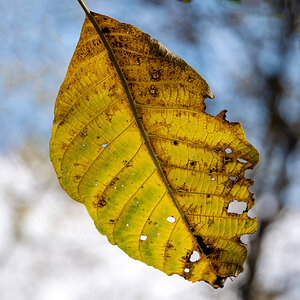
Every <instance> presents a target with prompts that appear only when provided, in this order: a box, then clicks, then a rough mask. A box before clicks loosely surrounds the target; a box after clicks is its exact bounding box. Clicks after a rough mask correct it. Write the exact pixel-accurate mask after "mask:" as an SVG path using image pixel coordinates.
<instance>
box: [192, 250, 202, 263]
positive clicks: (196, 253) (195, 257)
mask: <svg viewBox="0 0 300 300" xmlns="http://www.w3.org/2000/svg"><path fill="white" fill-rule="evenodd" d="M199 259H200V254H199V252H198V251H193V253H192V255H191V256H190V259H189V261H190V262H196V261H198V260H199Z"/></svg>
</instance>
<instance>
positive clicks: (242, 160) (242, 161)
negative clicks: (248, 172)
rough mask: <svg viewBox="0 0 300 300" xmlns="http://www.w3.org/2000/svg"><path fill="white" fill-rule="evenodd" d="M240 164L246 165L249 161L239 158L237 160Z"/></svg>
mask: <svg viewBox="0 0 300 300" xmlns="http://www.w3.org/2000/svg"><path fill="white" fill-rule="evenodd" d="M236 160H237V161H238V162H239V163H241V164H246V163H247V162H248V161H247V160H244V159H242V158H239V157H238V158H237V159H236Z"/></svg>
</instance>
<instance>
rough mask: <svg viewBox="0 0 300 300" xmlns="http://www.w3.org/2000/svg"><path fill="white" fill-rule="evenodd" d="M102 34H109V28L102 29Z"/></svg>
mask: <svg viewBox="0 0 300 300" xmlns="http://www.w3.org/2000/svg"><path fill="white" fill-rule="evenodd" d="M102 32H103V33H109V32H110V30H109V28H107V27H104V28H103V29H102Z"/></svg>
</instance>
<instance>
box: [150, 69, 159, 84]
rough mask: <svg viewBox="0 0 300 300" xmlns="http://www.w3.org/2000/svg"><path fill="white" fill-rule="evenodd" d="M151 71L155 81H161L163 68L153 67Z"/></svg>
mask: <svg viewBox="0 0 300 300" xmlns="http://www.w3.org/2000/svg"><path fill="white" fill-rule="evenodd" d="M149 73H150V77H151V79H152V80H154V81H160V80H161V74H162V71H161V70H156V69H154V68H151V69H150V70H149Z"/></svg>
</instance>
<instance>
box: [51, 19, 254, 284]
mask: <svg viewBox="0 0 300 300" xmlns="http://www.w3.org/2000/svg"><path fill="white" fill-rule="evenodd" d="M93 15H94V18H95V20H96V22H97V23H98V25H99V26H100V28H101V30H102V33H101V34H99V32H98V33H97V31H96V30H95V28H94V26H93V25H92V23H91V22H90V21H89V19H88V18H86V20H85V22H84V24H83V27H82V31H81V36H80V39H79V42H78V44H77V47H76V50H75V52H74V55H73V57H72V60H71V62H70V65H69V68H68V71H67V75H66V77H65V80H64V82H63V84H62V86H61V88H60V91H59V94H58V97H57V100H56V105H55V119H54V122H53V130H52V139H51V141H50V156H51V161H52V163H53V166H54V168H55V171H56V173H57V176H58V179H59V182H60V184H61V186H62V188H63V189H64V190H65V191H66V192H67V193H68V194H69V195H70V197H72V198H73V199H75V200H76V201H79V202H81V203H83V204H84V205H85V206H86V208H87V210H88V212H89V214H90V216H91V217H92V219H93V220H94V222H95V225H96V227H97V229H98V230H99V231H100V232H101V233H102V234H104V235H106V236H107V238H108V240H109V241H110V243H112V244H117V245H118V246H119V247H120V248H121V249H122V250H124V251H125V252H126V253H127V254H128V255H129V256H130V257H132V258H134V259H138V260H141V261H143V262H145V263H146V264H148V265H150V266H153V267H155V268H157V269H159V270H161V271H163V272H165V273H166V274H168V275H172V274H179V275H180V276H183V277H184V278H185V279H188V280H190V281H192V282H195V281H200V280H204V281H206V282H208V283H209V284H211V285H212V286H213V287H222V286H223V283H224V281H225V279H226V278H227V277H228V276H237V275H238V274H239V273H240V272H241V271H242V270H243V264H244V261H245V259H246V257H247V248H246V245H244V244H243V243H242V242H241V241H240V238H239V237H240V236H241V235H243V234H250V233H253V232H254V231H255V230H256V219H252V218H249V217H248V216H247V211H248V210H249V209H250V208H251V207H252V206H253V204H254V200H253V197H252V194H251V193H250V192H249V191H248V187H249V186H250V185H252V183H253V182H252V181H251V180H249V179H245V178H244V171H245V170H246V169H249V168H250V169H251V168H253V167H254V166H255V165H256V164H257V163H258V161H259V154H258V152H257V150H256V149H255V148H254V147H253V146H252V145H251V144H249V143H248V142H247V141H246V139H245V135H244V132H243V130H242V127H241V125H240V123H229V122H228V121H226V120H225V113H226V111H222V112H221V113H220V114H219V115H217V116H216V117H213V116H210V115H208V114H206V113H205V104H204V99H205V98H207V97H208V98H213V94H212V92H211V90H210V88H209V86H208V84H207V83H206V81H205V80H204V79H203V78H202V77H201V76H200V75H199V74H198V73H197V72H196V71H195V70H194V69H193V68H191V67H190V66H189V65H188V64H187V63H186V62H184V61H183V60H182V59H181V58H180V57H178V56H176V55H174V54H173V53H172V52H170V51H169V50H168V49H166V48H165V47H164V46H163V45H162V44H161V43H160V42H158V41H157V40H154V39H153V38H151V37H150V36H149V35H147V34H145V33H143V32H142V31H140V30H139V29H137V28H136V27H134V26H131V25H128V24H123V23H119V22H118V21H116V20H114V19H112V18H110V17H107V16H103V15H99V14H93ZM101 35H102V36H101ZM235 200H238V201H241V202H245V203H246V204H247V209H246V211H244V212H243V213H242V214H236V213H229V212H227V208H228V206H229V204H230V203H231V202H233V201H235Z"/></svg>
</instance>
